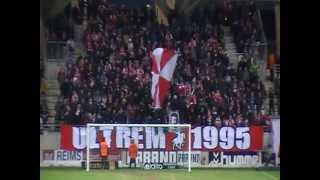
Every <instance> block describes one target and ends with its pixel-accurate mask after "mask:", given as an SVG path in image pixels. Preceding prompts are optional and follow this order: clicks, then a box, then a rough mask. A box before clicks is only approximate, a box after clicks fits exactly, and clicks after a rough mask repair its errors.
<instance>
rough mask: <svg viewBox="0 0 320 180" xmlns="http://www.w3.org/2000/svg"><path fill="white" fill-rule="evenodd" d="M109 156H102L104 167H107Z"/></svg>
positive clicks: (102, 165)
mask: <svg viewBox="0 0 320 180" xmlns="http://www.w3.org/2000/svg"><path fill="white" fill-rule="evenodd" d="M107 159H108V157H107V156H101V167H102V169H107Z"/></svg>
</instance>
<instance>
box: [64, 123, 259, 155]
mask: <svg viewBox="0 0 320 180" xmlns="http://www.w3.org/2000/svg"><path fill="white" fill-rule="evenodd" d="M89 132H90V140H89V141H90V148H91V149H98V148H99V143H98V142H99V141H98V135H97V134H99V133H98V132H102V134H103V136H104V137H105V138H106V141H107V142H108V144H109V145H110V148H111V153H110V154H113V153H112V152H114V154H117V153H118V152H117V151H118V150H120V149H127V148H128V147H129V144H130V139H131V138H133V139H134V140H135V142H136V143H137V144H138V148H139V150H143V151H181V150H182V151H187V149H188V148H187V147H188V141H187V140H188V135H189V133H188V129H187V128H184V129H181V131H170V132H169V131H168V129H167V128H163V127H145V128H142V127H99V128H94V127H92V128H91V129H90V130H89ZM191 143H192V144H191V147H192V150H199V151H232V152H240V151H259V150H261V149H262V146H263V127H260V126H251V127H237V128H234V127H229V126H226V127H221V128H217V127H214V126H197V127H193V128H192V130H191ZM60 148H61V149H64V150H83V149H85V148H86V127H76V126H72V125H62V127H61V142H60Z"/></svg>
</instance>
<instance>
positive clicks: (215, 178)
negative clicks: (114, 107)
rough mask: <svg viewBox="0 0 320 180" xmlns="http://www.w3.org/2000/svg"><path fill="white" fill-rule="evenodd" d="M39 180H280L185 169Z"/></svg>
mask: <svg viewBox="0 0 320 180" xmlns="http://www.w3.org/2000/svg"><path fill="white" fill-rule="evenodd" d="M40 179H41V180H280V171H279V170H277V171H276V170H255V169H193V170H192V172H191V173H189V172H188V171H187V170H186V169H169V170H141V169H117V170H113V171H108V170H90V172H86V171H85V170H83V169H80V168H79V169H78V168H41V169H40Z"/></svg>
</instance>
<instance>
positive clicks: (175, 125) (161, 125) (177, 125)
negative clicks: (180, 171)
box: [86, 123, 191, 172]
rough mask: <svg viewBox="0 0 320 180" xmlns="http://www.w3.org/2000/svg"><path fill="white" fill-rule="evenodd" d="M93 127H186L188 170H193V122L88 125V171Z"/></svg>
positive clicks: (88, 168)
mask: <svg viewBox="0 0 320 180" xmlns="http://www.w3.org/2000/svg"><path fill="white" fill-rule="evenodd" d="M92 127H168V128H170V127H171V128H174V127H184V128H188V139H187V141H188V172H191V124H94V123H88V124H87V127H86V147H87V148H86V151H87V153H86V156H87V157H86V171H89V170H90V148H89V147H90V129H91V128H92Z"/></svg>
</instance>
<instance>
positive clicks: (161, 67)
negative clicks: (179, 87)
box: [151, 48, 178, 108]
mask: <svg viewBox="0 0 320 180" xmlns="http://www.w3.org/2000/svg"><path fill="white" fill-rule="evenodd" d="M177 57H178V55H177V54H175V52H174V51H173V50H170V49H165V48H156V49H155V50H153V52H152V54H151V61H152V62H151V64H152V67H151V74H152V86H151V98H152V100H153V103H152V105H153V107H154V108H161V106H162V105H163V103H164V100H165V98H166V96H167V94H168V90H169V87H170V81H171V79H172V76H173V73H174V69H175V67H176V64H177Z"/></svg>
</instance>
